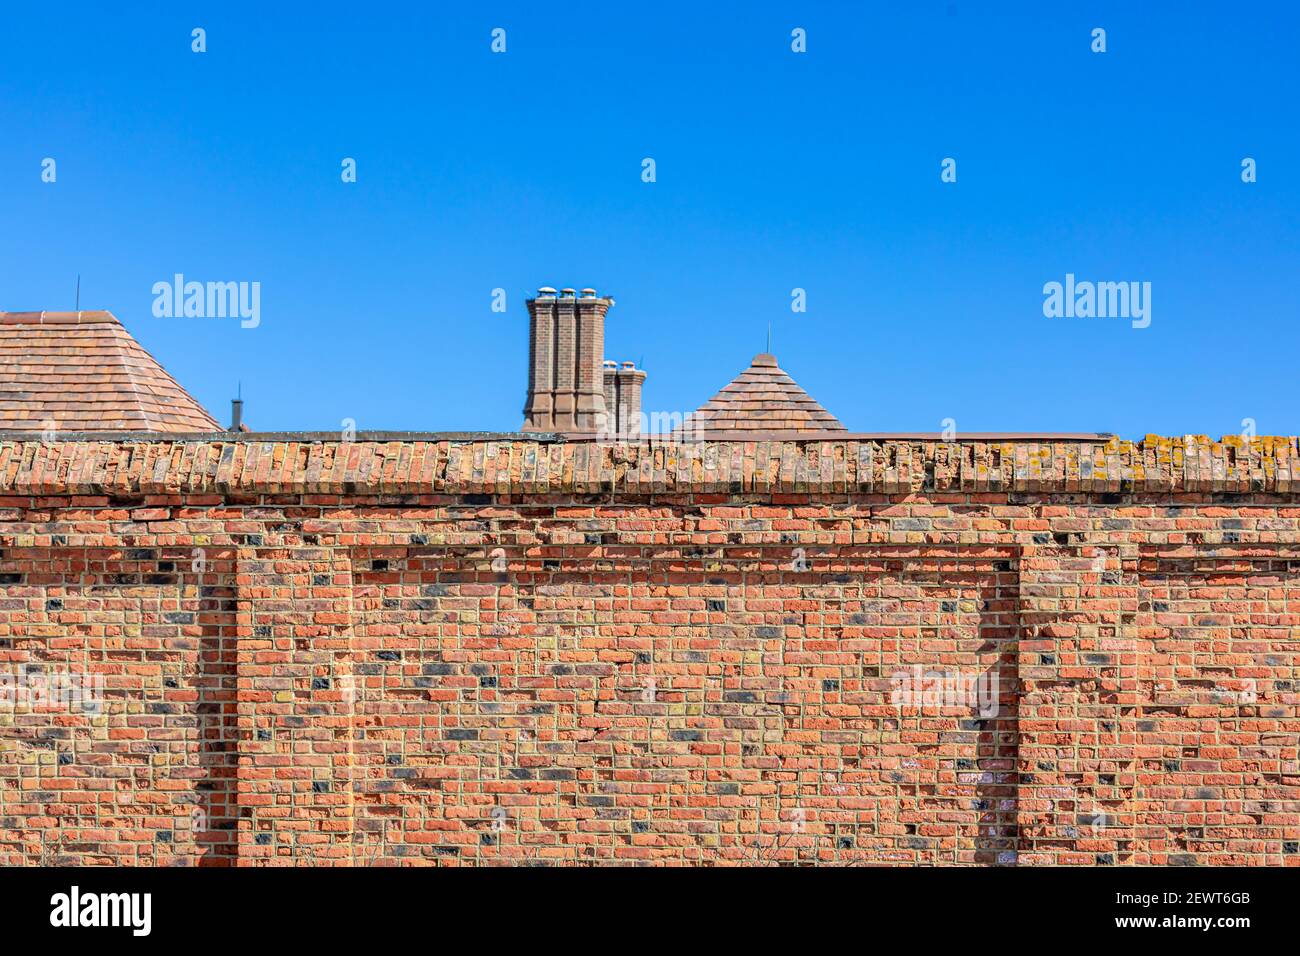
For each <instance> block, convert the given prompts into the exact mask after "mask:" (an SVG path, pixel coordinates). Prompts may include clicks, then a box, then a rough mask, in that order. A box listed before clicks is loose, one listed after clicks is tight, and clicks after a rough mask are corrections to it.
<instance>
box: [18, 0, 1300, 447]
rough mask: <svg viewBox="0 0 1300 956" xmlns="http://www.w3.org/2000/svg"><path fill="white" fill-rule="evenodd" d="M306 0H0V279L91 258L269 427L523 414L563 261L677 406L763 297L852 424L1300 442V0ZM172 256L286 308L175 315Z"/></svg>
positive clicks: (216, 402) (566, 273) (118, 294)
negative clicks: (239, 392) (170, 308)
mask: <svg viewBox="0 0 1300 956" xmlns="http://www.w3.org/2000/svg"><path fill="white" fill-rule="evenodd" d="M990 6H996V7H997V8H998V9H995V10H989V9H987V8H988V7H990ZM292 7H293V5H290V4H285V5H280V4H266V3H206V4H187V3H165V4H163V3H159V4H134V3H133V4H125V5H109V4H101V3H94V4H89V3H87V4H75V3H73V4H60V5H58V6H57V7H50V6H48V5H44V4H21V5H19V4H9V5H6V7H5V9H4V11H3V12H2V13H0V64H3V65H0V129H2V130H3V133H4V145H5V148H4V149H3V150H0V221H3V223H4V226H5V228H3V229H0V308H3V309H11V310H19V309H70V308H72V307H73V304H74V302H73V299H74V288H75V283H76V276H77V274H78V273H80V275H81V283H82V294H81V305H82V307H83V308H107V309H111V310H112V311H113V312H115V313H116V314H117V315H118V317H119V318H121V319H122V320H123V322H124V323H125V324H126V325H127V327H128V328H129V329H130V330H131V332H132V333H133V334H134V335H135V336H136V337H137V338H138V339H139V340H140V341H141V342H142V343H143V344H144V345H145V347H146V348H148V349H149V350H150V351H151V352H152V353H153V354H154V355H155V356H156V357H158V358H159V360H160V361H162V362H163V364H164V365H165V366H166V367H167V368H168V370H169V371H171V372H172V374H173V375H175V376H176V378H177V379H178V380H179V381H181V382H182V383H183V384H184V385H185V386H186V387H187V388H189V389H190V391H191V392H193V393H194V395H195V396H196V397H197V398H198V399H199V400H200V401H201V402H203V403H204V404H205V405H206V406H208V408H209V409H211V410H212V411H213V412H214V413H215V414H216V415H217V417H218V418H219V419H221V420H222V421H225V420H226V418H227V416H228V414H229V399H230V398H231V397H233V394H234V392H235V388H236V383H237V382H242V387H243V395H244V398H245V401H246V418H247V419H248V420H249V421H250V422H251V423H252V425H253V426H254V427H255V428H257V429H259V430H289V429H320V430H332V429H338V428H339V427H340V423H341V421H342V420H343V419H345V418H351V419H355V421H356V423H357V427H358V428H360V429H381V428H384V429H418V430H444V429H490V430H513V429H515V428H517V427H518V426H519V424H520V422H521V420H522V415H521V409H522V407H523V402H524V389H525V383H526V363H527V342H526V328H527V314H526V311H525V308H524V297H525V295H526V294H527V293H528V292H529V291H530V290H533V289H536V288H537V287H538V286H541V285H553V286H556V287H561V286H574V287H579V288H580V287H583V286H588V285H590V286H594V287H595V288H597V289H599V290H600V291H601V292H603V293H607V294H610V295H613V296H614V297H615V298H616V299H617V303H618V304H617V305H616V306H615V307H614V309H612V310H611V312H610V317H609V321H608V324H607V330H606V354H607V357H609V358H615V359H620V360H622V359H631V360H634V361H637V362H638V363H639V364H643V365H644V367H645V368H646V369H647V371H648V373H649V377H648V380H647V382H646V391H645V406H646V408H647V410H650V409H654V410H664V411H673V410H680V411H689V410H690V409H693V408H695V407H696V406H698V405H699V404H701V403H702V402H704V401H705V400H706V399H708V398H709V397H710V396H711V395H713V394H714V393H715V392H716V391H717V390H718V389H719V388H720V387H721V386H722V385H723V384H725V383H726V382H727V381H728V380H729V379H730V378H732V377H733V376H734V375H735V374H736V373H737V372H739V371H740V370H741V369H743V368H744V367H745V366H746V365H748V363H749V360H750V358H751V357H752V355H753V354H754V353H756V352H759V351H762V350H763V347H764V344H765V342H764V340H765V337H766V334H767V326H768V323H769V321H770V322H771V324H772V337H773V344H772V350H773V352H775V353H776V355H777V357H778V359H779V360H780V363H781V365H782V366H783V367H784V368H785V369H786V370H787V371H788V372H789V373H790V374H791V375H793V376H794V378H795V379H796V380H797V381H798V382H799V383H800V384H802V385H803V386H804V387H805V388H806V389H807V390H808V391H809V392H810V393H811V394H812V395H813V396H814V397H816V398H817V399H818V400H819V401H821V402H822V404H824V405H825V406H826V407H827V408H829V409H830V410H831V411H832V412H834V413H835V414H836V415H837V416H838V417H839V418H840V419H841V421H843V422H844V423H845V424H846V425H847V426H848V427H849V428H850V429H853V430H855V431H904V430H916V431H937V430H939V429H940V428H941V427H942V425H941V422H942V420H943V419H945V418H953V419H955V421H956V423H957V429H958V431H959V432H961V431H986V430H1014V431H1021V430H1025V431H1030V430H1037V431H1045V430H1051V431H1091V430H1099V431H1115V432H1118V433H1119V434H1121V435H1124V436H1126V437H1139V436H1141V435H1143V434H1146V433H1148V432H1158V433H1164V434H1183V433H1187V432H1197V433H1209V434H1212V435H1216V436H1217V435H1221V434H1228V433H1233V432H1237V431H1239V430H1240V428H1241V421H1242V419H1243V418H1253V419H1255V420H1256V422H1257V428H1258V430H1259V433H1260V434H1284V433H1289V434H1294V433H1296V432H1297V431H1298V430H1300V422H1297V420H1296V419H1297V410H1298V403H1300V398H1298V397H1297V390H1296V388H1295V385H1294V382H1295V373H1294V371H1293V367H1292V366H1293V362H1294V361H1295V347H1296V344H1297V337H1298V336H1297V327H1298V325H1300V305H1298V300H1297V295H1296V285H1295V283H1296V281H1297V278H1298V277H1300V270H1297V265H1298V264H1300V177H1297V176H1296V174H1295V167H1296V166H1297V164H1300V123H1297V113H1298V111H1297V108H1296V96H1297V91H1300V57H1297V56H1296V54H1295V43H1296V37H1297V26H1300V13H1297V10H1296V7H1295V5H1293V4H1289V3H1280V2H1278V3H1258V4H1224V5H1210V4H1199V3H1192V4H1177V5H1170V4H1143V5H1137V4H1131V3H1069V4H1044V3H1041V2H1039V3H1024V4H1005V5H1003V4H997V5H988V4H975V3H970V2H938V3H928V4H927V3H922V4H875V3H871V4H867V3H848V2H841V3H787V4H776V3H756V4H746V5H744V7H741V6H740V5H731V4H725V5H724V4H718V5H710V4H700V3H692V4H674V3H666V2H665V3H655V4H609V3H574V2H566V3H564V4H542V3H518V4H491V3H475V4H463V5H460V4H456V5H452V4H432V3H420V4H410V5H403V4H382V5H381V4H373V5H366V4H351V3H349V4H338V5H333V4H330V3H321V4H313V5H311V6H307V5H303V6H302V7H300V8H299V9H298V10H297V11H296V12H295V11H294V10H293V9H292ZM715 7H716V9H715ZM742 10H743V12H740V11H742ZM195 27H202V28H204V29H205V30H206V31H207V46H208V49H207V52H206V53H203V54H195V53H193V52H191V48H190V47H191V30H192V29H193V28H195ZM496 27H501V28H503V29H505V30H506V53H504V54H493V53H492V52H491V50H490V43H491V31H492V30H493V28H496ZM795 27H802V28H804V29H805V30H806V31H807V47H808V50H807V52H806V53H804V54H796V53H794V52H792V51H791V49H790V42H791V41H790V31H791V30H792V29H793V28H795ZM1095 27H1102V28H1104V29H1105V30H1106V45H1107V51H1106V52H1105V53H1104V54H1096V53H1093V52H1092V51H1091V49H1090V45H1091V43H1092V39H1091V31H1092V29H1093V28H1095ZM45 157H51V158H54V159H55V160H56V162H57V181H56V182H54V183H44V182H42V181H41V163H42V160H43V159H44V158H45ZM343 157H353V158H355V159H356V161H357V173H358V177H357V179H358V181H357V182H356V183H354V184H345V183H343V182H342V181H341V178H340V163H341V160H342V159H343ZM645 157H652V158H654V160H655V162H656V172H657V181H656V182H654V183H644V182H642V181H641V161H642V159H643V158H645ZM945 157H952V158H954V159H955V160H956V161H957V174H958V175H957V182H956V183H951V184H947V183H943V182H941V181H940V164H941V161H942V160H943V159H944V158H945ZM1244 157H1252V158H1254V159H1255V160H1256V162H1257V164H1258V165H1257V168H1258V181H1257V182H1255V183H1253V184H1246V183H1243V182H1242V181H1241V161H1242V159H1243V158H1244ZM178 272H179V273H183V274H184V275H185V276H186V277H187V278H189V279H197V280H201V281H209V280H211V281H249V282H251V281H257V282H260V283H261V287H262V291H261V324H260V325H259V326H258V327H257V328H255V329H244V328H241V327H240V323H239V322H238V321H237V320H235V319H216V318H204V319H194V318H191V319H185V318H155V317H154V316H153V314H152V304H153V294H152V291H151V290H152V287H153V284H154V283H155V282H159V281H169V280H170V279H171V277H172V276H173V275H174V274H175V273H178ZM1067 272H1070V273H1074V274H1075V275H1076V276H1077V277H1079V278H1080V279H1091V280H1098V281H1141V282H1150V283H1151V286H1152V302H1151V318H1152V321H1151V325H1150V327H1149V328H1146V329H1134V328H1132V327H1131V324H1130V323H1129V322H1128V321H1127V320H1124V319H1082V318H1074V319H1065V318H1053V319H1049V318H1045V317H1044V315H1043V292H1042V289H1043V285H1044V283H1046V282H1050V281H1054V280H1055V281H1063V280H1064V277H1065V274H1066V273H1067ZM497 287H501V288H504V289H505V290H506V291H507V294H508V296H509V310H508V311H507V312H506V313H505V314H499V313H495V312H493V311H491V308H490V306H491V301H492V290H493V289H494V288H497ZM796 287H799V288H803V289H806V291H807V306H808V308H807V312H805V313H801V314H800V313H794V312H792V311H791V309H790V295H791V289H793V288H796Z"/></svg>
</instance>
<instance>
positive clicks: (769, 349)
mask: <svg viewBox="0 0 1300 956" xmlns="http://www.w3.org/2000/svg"><path fill="white" fill-rule="evenodd" d="M764 351H765V352H767V354H768V355H771V354H772V320H771V319H768V320H767V348H766V349H764Z"/></svg>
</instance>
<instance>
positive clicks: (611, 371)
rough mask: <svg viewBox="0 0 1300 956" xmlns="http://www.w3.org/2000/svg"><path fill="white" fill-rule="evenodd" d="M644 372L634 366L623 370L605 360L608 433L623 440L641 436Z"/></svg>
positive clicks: (611, 361) (615, 363)
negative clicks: (623, 438) (608, 419)
mask: <svg viewBox="0 0 1300 956" xmlns="http://www.w3.org/2000/svg"><path fill="white" fill-rule="evenodd" d="M644 381H645V372H643V371H642V370H641V369H639V368H637V367H636V366H635V365H634V364H633V363H632V362H624V363H623V366H622V368H620V367H619V364H618V363H617V362H615V361H613V360H612V359H606V360H605V409H606V412H607V414H608V416H609V418H610V421H609V422H608V428H607V430H608V431H610V432H612V433H613V434H616V435H619V436H621V437H625V438H630V437H633V436H636V435H640V434H641V383H642V382H644Z"/></svg>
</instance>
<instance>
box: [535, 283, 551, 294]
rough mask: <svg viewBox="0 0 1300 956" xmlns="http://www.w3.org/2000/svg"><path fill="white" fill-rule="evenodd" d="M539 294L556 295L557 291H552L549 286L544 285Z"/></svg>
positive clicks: (538, 291)
mask: <svg viewBox="0 0 1300 956" xmlns="http://www.w3.org/2000/svg"><path fill="white" fill-rule="evenodd" d="M537 294H538V295H555V290H554V289H552V288H551V287H550V286H549V285H544V286H542V287H541V288H540V289H538V290H537Z"/></svg>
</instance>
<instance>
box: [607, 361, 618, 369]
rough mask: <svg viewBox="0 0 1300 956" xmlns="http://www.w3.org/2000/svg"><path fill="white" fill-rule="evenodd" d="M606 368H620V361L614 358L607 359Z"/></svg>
mask: <svg viewBox="0 0 1300 956" xmlns="http://www.w3.org/2000/svg"><path fill="white" fill-rule="evenodd" d="M605 368H618V363H617V362H615V361H614V360H613V359H605Z"/></svg>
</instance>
